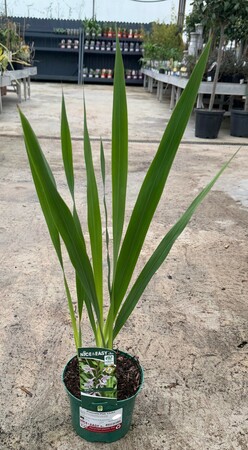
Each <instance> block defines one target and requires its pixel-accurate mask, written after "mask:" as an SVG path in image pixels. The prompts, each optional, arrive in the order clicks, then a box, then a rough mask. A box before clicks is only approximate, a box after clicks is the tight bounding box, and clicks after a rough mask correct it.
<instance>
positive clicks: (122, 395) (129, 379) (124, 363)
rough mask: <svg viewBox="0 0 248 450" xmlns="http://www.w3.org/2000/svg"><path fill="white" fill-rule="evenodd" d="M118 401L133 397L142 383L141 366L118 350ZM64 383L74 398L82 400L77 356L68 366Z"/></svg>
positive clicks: (134, 359)
mask: <svg viewBox="0 0 248 450" xmlns="http://www.w3.org/2000/svg"><path fill="white" fill-rule="evenodd" d="M116 353H117V364H116V377H117V399H118V400H125V399H126V398H129V397H132V396H133V395H134V394H135V393H136V392H137V390H138V389H139V386H140V383H141V374H140V365H139V362H138V360H137V359H136V358H128V357H127V356H125V355H123V354H122V353H121V352H119V351H118V350H117V352H116ZM64 383H65V385H66V387H67V389H68V391H70V392H71V394H72V395H74V397H77V398H79V399H80V398H81V394H80V386H79V367H78V358H77V356H75V357H74V358H73V359H72V360H71V361H70V362H69V363H68V365H67V368H66V371H65V377H64Z"/></svg>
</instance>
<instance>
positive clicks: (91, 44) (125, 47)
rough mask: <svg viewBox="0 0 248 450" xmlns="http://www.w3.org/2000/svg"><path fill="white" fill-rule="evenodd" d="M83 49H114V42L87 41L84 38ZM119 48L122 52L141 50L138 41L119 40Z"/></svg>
mask: <svg viewBox="0 0 248 450" xmlns="http://www.w3.org/2000/svg"><path fill="white" fill-rule="evenodd" d="M84 49H85V50H96V51H113V52H115V51H116V42H105V41H89V40H86V41H85V43H84ZM120 49H121V51H123V52H141V51H142V47H141V45H140V44H139V43H138V42H120Z"/></svg>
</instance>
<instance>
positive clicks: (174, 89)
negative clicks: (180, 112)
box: [170, 85, 176, 109]
mask: <svg viewBox="0 0 248 450" xmlns="http://www.w3.org/2000/svg"><path fill="white" fill-rule="evenodd" d="M175 97H176V86H174V85H172V87H171V100H170V109H173V108H174V106H175Z"/></svg>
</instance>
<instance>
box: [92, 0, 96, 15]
mask: <svg viewBox="0 0 248 450" xmlns="http://www.w3.org/2000/svg"><path fill="white" fill-rule="evenodd" d="M92 18H93V19H95V0H93V12H92Z"/></svg>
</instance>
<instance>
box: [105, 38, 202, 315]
mask: <svg viewBox="0 0 248 450" xmlns="http://www.w3.org/2000/svg"><path fill="white" fill-rule="evenodd" d="M209 48H210V42H209V43H208V44H207V46H206V48H205V49H204V51H203V53H202V55H201V57H200V59H199V61H198V64H197V66H196V67H195V69H194V71H193V73H192V75H191V78H190V79H189V81H188V83H187V86H186V88H185V90H184V92H183V93H182V95H181V97H180V99H179V101H178V103H177V105H176V107H175V109H174V111H173V113H172V116H171V119H170V121H169V123H168V125H167V128H166V130H165V132H164V135H163V137H162V140H161V143H160V145H159V148H158V151H157V153H156V155H155V157H154V159H153V161H152V163H151V165H150V168H149V170H148V172H147V174H146V177H145V179H144V182H143V184H142V186H141V189H140V192H139V195H138V198H137V201H136V204H135V206H134V209H133V213H132V216H131V218H130V221H129V225H128V228H127V232H126V235H125V238H124V241H123V244H122V247H121V251H120V255H119V258H118V262H117V268H116V274H115V279H114V281H113V291H114V293H115V298H114V302H115V315H116V314H117V312H118V309H119V307H120V305H121V302H122V299H123V297H124V295H125V293H126V290H127V288H128V285H129V282H130V280H131V277H132V274H133V271H134V268H135V265H136V262H137V259H138V257H139V254H140V251H141V248H142V246H143V243H144V240H145V237H146V234H147V231H148V228H149V225H150V223H151V220H152V218H153V215H154V212H155V210H156V208H157V205H158V202H159V200H160V197H161V195H162V192H163V189H164V186H165V183H166V180H167V177H168V175H169V172H170V169H171V165H172V163H173V160H174V158H175V155H176V152H177V149H178V146H179V144H180V141H181V138H182V136H183V133H184V130H185V128H186V125H187V122H188V119H189V117H190V114H191V112H192V109H193V106H194V103H195V99H196V96H197V92H198V89H199V85H200V82H201V80H202V76H203V73H204V70H205V65H206V62H207V59H208V54H209Z"/></svg>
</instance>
